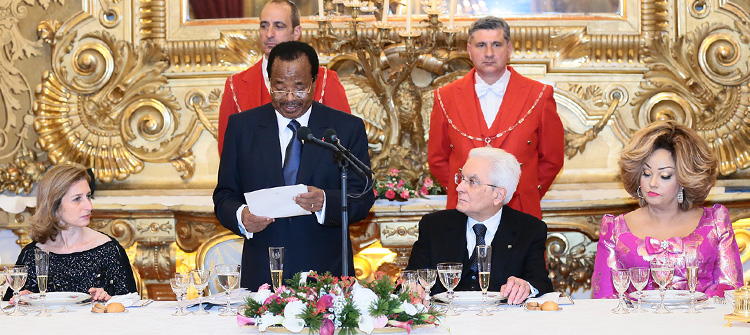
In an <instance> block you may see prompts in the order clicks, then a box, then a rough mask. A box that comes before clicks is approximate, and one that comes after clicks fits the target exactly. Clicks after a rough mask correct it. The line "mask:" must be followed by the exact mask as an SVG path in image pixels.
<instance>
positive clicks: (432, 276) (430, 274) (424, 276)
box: [417, 269, 437, 301]
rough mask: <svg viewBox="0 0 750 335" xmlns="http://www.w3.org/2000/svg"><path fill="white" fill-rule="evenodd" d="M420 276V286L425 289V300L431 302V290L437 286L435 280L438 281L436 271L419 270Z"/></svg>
mask: <svg viewBox="0 0 750 335" xmlns="http://www.w3.org/2000/svg"><path fill="white" fill-rule="evenodd" d="M417 275H418V276H419V284H420V285H422V287H424V293H425V298H426V300H427V301H430V289H432V287H433V286H435V280H437V270H436V269H419V270H417Z"/></svg>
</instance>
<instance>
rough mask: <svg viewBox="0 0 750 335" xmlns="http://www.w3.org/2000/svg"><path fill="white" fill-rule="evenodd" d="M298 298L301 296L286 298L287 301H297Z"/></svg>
mask: <svg viewBox="0 0 750 335" xmlns="http://www.w3.org/2000/svg"><path fill="white" fill-rule="evenodd" d="M297 300H299V298H297V297H287V298H286V302H292V301H297Z"/></svg>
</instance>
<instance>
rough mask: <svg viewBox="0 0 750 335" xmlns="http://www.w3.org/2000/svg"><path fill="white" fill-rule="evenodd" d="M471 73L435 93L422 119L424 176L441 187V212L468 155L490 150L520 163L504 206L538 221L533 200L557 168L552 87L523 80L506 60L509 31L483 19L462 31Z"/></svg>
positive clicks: (558, 133) (560, 144) (452, 200)
mask: <svg viewBox="0 0 750 335" xmlns="http://www.w3.org/2000/svg"><path fill="white" fill-rule="evenodd" d="M467 44H468V45H467V49H468V52H469V57H470V58H471V61H472V62H473V63H474V68H473V69H472V70H471V71H470V72H469V73H468V74H467V75H466V76H464V77H463V78H461V79H458V80H456V81H454V82H452V83H450V84H448V85H446V86H445V87H442V88H439V89H437V90H435V103H434V107H433V109H432V116H431V118H430V139H429V142H428V158H429V164H430V171H431V172H432V174H433V175H434V176H435V177H436V178H437V180H438V181H439V182H440V183H441V184H443V185H444V186H446V187H447V191H448V203H447V205H446V207H447V208H449V209H451V208H455V207H456V200H457V195H456V185H455V183H454V182H453V176H454V175H455V174H456V173H458V168H460V167H461V166H463V165H464V163H465V162H466V158H467V157H468V155H469V151H470V150H471V149H473V148H476V147H481V146H492V147H495V148H501V149H504V150H505V151H507V152H509V153H512V154H513V155H514V156H516V158H517V159H518V161H519V162H520V163H521V179H520V181H519V184H518V189H517V190H516V193H515V194H514V195H513V198H512V200H511V202H510V203H509V204H508V205H509V206H510V207H512V208H514V209H517V210H519V211H522V212H525V213H528V214H531V215H534V216H536V217H538V218H541V217H542V209H541V204H540V202H541V199H542V196H544V194H545V193H546V192H547V190H548V189H549V187H550V185H552V181H554V180H555V177H556V176H557V173H558V172H560V169H562V166H563V159H564V156H563V154H564V148H565V145H564V139H563V127H562V122H561V121H560V117H559V116H558V115H557V105H556V104H555V99H554V97H553V93H554V92H553V91H554V89H553V87H552V86H550V85H545V84H542V83H540V82H537V81H534V80H531V79H529V78H526V77H524V76H522V75H520V74H518V72H516V71H515V70H513V68H512V67H510V66H508V65H507V64H508V60H509V59H510V55H511V53H512V52H513V45H512V43H511V41H510V27H509V26H508V23H506V22H505V21H504V20H502V19H499V18H496V17H492V16H489V17H485V18H481V19H479V20H477V21H476V22H474V23H473V24H472V26H471V28H470V29H469V41H468V43H467Z"/></svg>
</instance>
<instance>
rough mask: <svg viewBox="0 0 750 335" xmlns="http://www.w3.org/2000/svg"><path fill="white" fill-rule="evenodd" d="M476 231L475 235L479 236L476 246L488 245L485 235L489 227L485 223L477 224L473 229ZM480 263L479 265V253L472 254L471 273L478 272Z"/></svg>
mask: <svg viewBox="0 0 750 335" xmlns="http://www.w3.org/2000/svg"><path fill="white" fill-rule="evenodd" d="M471 228H472V229H474V234H476V235H477V244H476V245H486V244H485V243H486V242H485V241H484V234H485V233H486V232H487V226H485V225H484V224H483V223H477V224H475V225H474V227H471ZM478 265H479V263H477V253H476V250H475V251H473V252H472V253H471V271H474V272H477V269H478V268H479V266H478Z"/></svg>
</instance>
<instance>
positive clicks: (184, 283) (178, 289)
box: [169, 273, 190, 316]
mask: <svg viewBox="0 0 750 335" xmlns="http://www.w3.org/2000/svg"><path fill="white" fill-rule="evenodd" d="M169 286H171V287H172V292H174V294H175V295H176V296H177V310H176V311H175V312H174V313H172V315H173V316H185V315H188V313H185V305H184V304H183V300H185V294H187V290H188V288H189V287H190V277H189V276H188V274H185V273H175V274H174V277H172V278H169Z"/></svg>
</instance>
